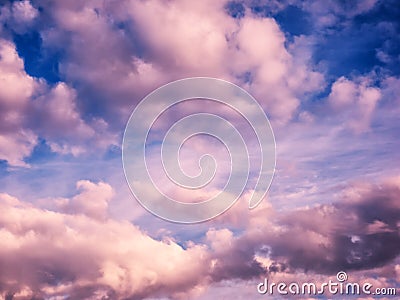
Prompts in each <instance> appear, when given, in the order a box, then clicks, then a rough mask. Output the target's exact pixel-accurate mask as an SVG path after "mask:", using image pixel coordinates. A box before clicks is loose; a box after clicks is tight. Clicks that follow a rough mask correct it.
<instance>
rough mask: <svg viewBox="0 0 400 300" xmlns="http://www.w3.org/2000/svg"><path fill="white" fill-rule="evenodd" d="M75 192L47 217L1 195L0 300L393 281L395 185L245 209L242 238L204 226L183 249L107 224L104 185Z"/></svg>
mask: <svg viewBox="0 0 400 300" xmlns="http://www.w3.org/2000/svg"><path fill="white" fill-rule="evenodd" d="M77 188H78V194H77V195H75V196H72V197H71V198H68V199H66V198H65V199H53V200H52V199H46V202H45V203H46V205H47V207H48V209H44V208H43V207H45V206H43V204H42V206H41V207H42V208H39V207H37V206H34V205H32V204H30V203H27V202H23V201H20V200H18V199H16V198H14V197H12V196H10V195H7V194H1V195H0V206H1V207H0V208H1V211H2V214H1V216H0V228H1V229H0V237H1V240H2V241H3V247H2V248H1V250H0V265H1V267H2V270H3V271H2V272H1V274H0V283H1V284H0V287H1V291H2V292H3V293H4V295H5V294H6V293H8V294H10V295H11V294H14V295H15V299H29V298H31V297H32V296H33V295H34V296H35V297H39V298H40V297H44V298H49V297H71V298H79V299H82V298H91V299H143V298H146V297H150V298H151V297H153V298H154V297H156V298H157V297H159V298H162V297H169V298H172V299H187V298H195V297H198V296H199V295H201V294H203V293H204V292H205V291H206V290H207V287H209V286H211V289H212V290H213V288H214V287H215V286H219V285H222V286H224V285H225V284H222V283H223V282H225V283H226V282H230V281H232V280H233V281H239V282H247V281H248V282H256V281H257V280H259V279H260V278H263V277H264V276H267V275H268V276H270V278H274V280H275V279H276V280H282V281H285V282H286V281H290V280H299V278H300V279H301V278H304V279H305V280H306V279H307V280H309V279H310V278H314V277H315V276H316V275H315V274H320V275H318V276H317V277H318V278H320V280H321V281H323V279H324V278H323V277H324V276H329V275H332V276H333V275H334V274H336V272H337V271H339V270H345V271H348V272H350V273H351V275H350V276H351V278H354V280H355V278H356V279H357V280H359V281H362V280H370V279H373V278H376V276H379V278H381V279H380V280H379V281H376V280H375V281H374V285H375V286H390V283H391V282H393V280H397V279H396V278H397V276H398V263H394V262H396V259H397V261H398V258H399V249H398V247H397V245H398V244H399V242H400V240H399V239H400V238H399V224H400V221H399V215H400V214H399V212H400V211H399V210H400V206H399V201H398V200H399V199H398V195H399V191H400V181H399V178H392V179H390V180H387V181H385V182H383V183H381V184H377V185H372V184H365V183H356V184H352V185H349V186H348V187H347V188H345V189H344V190H343V192H342V200H341V201H339V202H336V203H333V204H330V205H323V206H316V207H312V208H303V209H301V210H296V211H292V212H286V213H279V214H278V213H277V212H276V211H274V210H273V208H272V207H271V206H270V205H264V206H262V207H261V211H262V212H260V211H257V210H247V207H245V209H244V210H242V214H249V215H250V217H249V218H246V217H244V219H245V221H244V228H245V229H246V230H245V231H240V230H239V232H242V233H239V234H237V233H234V231H233V230H232V229H228V228H226V227H225V226H226V225H227V224H228V223H229V219H225V220H224V221H222V222H220V223H218V222H216V221H213V224H212V225H213V226H215V227H214V228H211V229H208V230H207V231H206V234H205V236H204V240H203V241H202V242H197V243H195V242H191V241H189V242H186V244H185V247H182V246H180V244H178V243H177V242H176V241H175V239H174V238H172V237H170V236H168V234H165V235H164V236H163V238H162V240H155V239H153V238H151V237H150V236H148V235H147V234H146V233H145V232H143V231H141V230H140V229H139V228H138V227H136V226H134V225H132V224H131V223H129V222H126V221H117V220H113V219H112V218H110V216H109V215H108V213H107V210H108V205H109V202H110V200H112V198H113V195H114V191H113V189H112V188H111V187H110V186H109V185H108V184H106V183H103V182H100V183H93V182H90V181H79V182H78V183H77ZM50 201H53V202H54V204H53V209H51V210H50V209H49V208H50V207H51V206H50V204H49V203H50ZM243 202H244V201H243ZM245 204H246V203H245ZM229 213H231V212H230V211H229V212H227V214H229ZM233 214H235V213H234V212H233ZM237 222H239V223H240V220H237ZM221 225H222V226H221ZM238 225H239V224H238ZM242 225H243V224H242ZM239 227H240V226H238V227H237V228H239ZM242 229H243V228H242ZM321 274H322V275H321ZM323 274H326V275H323ZM318 280H319V279H318ZM254 286H256V285H254ZM206 294H207V293H206Z"/></svg>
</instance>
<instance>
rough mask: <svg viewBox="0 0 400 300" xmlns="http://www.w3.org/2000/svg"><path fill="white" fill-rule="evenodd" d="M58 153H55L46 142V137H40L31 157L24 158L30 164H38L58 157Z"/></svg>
mask: <svg viewBox="0 0 400 300" xmlns="http://www.w3.org/2000/svg"><path fill="white" fill-rule="evenodd" d="M57 156H58V155H57V154H56V153H54V152H53V151H52V150H51V149H50V147H49V145H48V144H47V143H46V140H45V139H42V138H39V141H38V143H37V145H36V146H35V148H33V151H32V153H31V155H30V156H29V157H27V158H26V159H24V161H25V162H26V163H28V164H37V163H42V162H46V161H49V160H51V159H54V158H56V157H57Z"/></svg>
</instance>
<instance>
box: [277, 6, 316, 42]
mask: <svg viewBox="0 0 400 300" xmlns="http://www.w3.org/2000/svg"><path fill="white" fill-rule="evenodd" d="M274 18H275V20H276V21H277V23H278V24H279V25H280V27H281V29H282V30H283V31H284V32H285V33H288V34H290V35H301V34H304V35H308V34H310V33H312V22H311V19H310V18H311V16H310V14H309V13H307V12H305V11H303V10H301V9H300V8H298V7H296V6H292V5H289V6H288V7H286V8H285V9H284V10H282V11H280V12H278V13H277V14H276V15H274Z"/></svg>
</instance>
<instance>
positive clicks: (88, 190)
mask: <svg viewBox="0 0 400 300" xmlns="http://www.w3.org/2000/svg"><path fill="white" fill-rule="evenodd" d="M76 187H77V189H78V191H79V192H80V193H79V194H78V195H76V196H74V197H72V198H71V199H57V201H56V203H57V206H58V209H59V210H61V211H64V212H67V213H69V214H83V215H86V216H89V217H91V218H93V219H99V220H105V219H106V218H107V216H108V212H107V209H108V203H109V201H110V200H111V199H112V198H113V196H114V191H113V189H112V187H111V186H110V185H109V184H107V183H104V182H100V183H98V184H95V183H93V182H90V181H88V180H81V181H78V182H77V184H76Z"/></svg>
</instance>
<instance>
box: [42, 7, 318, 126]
mask: <svg viewBox="0 0 400 300" xmlns="http://www.w3.org/2000/svg"><path fill="white" fill-rule="evenodd" d="M42 2H43V1H42ZM42 2H40V1H39V3H42ZM43 3H44V2H43ZM225 4H226V3H225V2H215V1H202V2H199V3H196V4H193V2H190V1H187V0H180V1H173V2H170V1H158V0H152V1H145V2H141V1H118V2H112V3H103V2H96V1H91V2H90V1H89V2H85V3H84V4H82V3H77V2H71V3H68V4H65V3H62V2H56V3H53V5H52V6H51V9H49V11H48V14H49V15H50V17H51V20H52V22H54V24H55V26H54V28H52V29H44V30H42V31H41V36H42V38H43V42H44V45H46V47H55V48H57V47H59V45H60V44H62V45H64V46H65V47H64V51H65V54H66V55H65V58H64V59H63V60H62V61H61V62H60V70H61V72H62V74H63V76H65V78H66V79H67V81H69V82H74V86H77V89H78V91H79V93H82V94H84V95H86V96H87V97H86V99H87V100H86V102H85V103H83V104H82V105H81V107H82V109H83V110H84V111H85V109H86V111H89V110H90V109H91V107H92V106H93V105H96V106H97V107H99V109H98V110H97V113H99V114H100V115H102V116H103V117H104V118H105V119H106V121H109V122H111V123H114V122H116V123H118V124H117V125H118V126H120V124H119V121H118V120H120V118H115V116H116V114H117V115H118V116H119V115H120V114H121V113H122V114H123V116H125V117H126V115H127V113H128V112H130V111H131V109H132V107H133V106H134V105H135V103H137V102H138V101H139V100H140V99H141V98H142V97H143V96H144V95H145V94H146V93H148V92H150V91H151V89H152V88H155V87H157V86H158V85H160V84H163V83H166V82H168V81H170V80H173V79H178V78H182V77H189V76H213V77H219V78H224V79H227V80H231V81H234V82H236V83H238V84H240V85H242V86H244V87H246V88H248V89H249V90H250V91H251V92H252V93H254V95H255V96H257V98H258V99H259V100H260V102H261V103H263V104H264V107H265V108H267V109H268V112H269V113H270V114H271V116H272V117H273V118H275V119H276V120H277V121H278V122H281V123H285V122H287V121H288V120H290V119H291V117H292V116H293V114H295V112H296V110H297V108H298V106H299V103H300V98H301V97H302V96H303V95H304V93H307V92H312V91H316V90H319V89H320V87H321V86H322V85H323V76H322V74H320V73H318V72H316V71H314V70H313V67H312V65H311V64H310V62H309V60H308V59H307V60H304V59H300V58H298V57H296V55H297V53H296V51H295V50H293V51H288V49H286V46H285V42H287V41H286V40H285V36H284V34H283V33H282V32H281V30H280V28H279V26H278V24H277V23H276V22H275V20H273V19H270V18H264V19H261V18H258V17H256V16H253V15H251V14H248V15H246V16H245V17H243V18H242V19H240V20H237V19H234V18H232V17H231V16H229V15H228V14H227V13H226V11H225ZM88 45H90V47H88ZM293 49H295V48H293ZM115 120H116V121H115Z"/></svg>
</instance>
